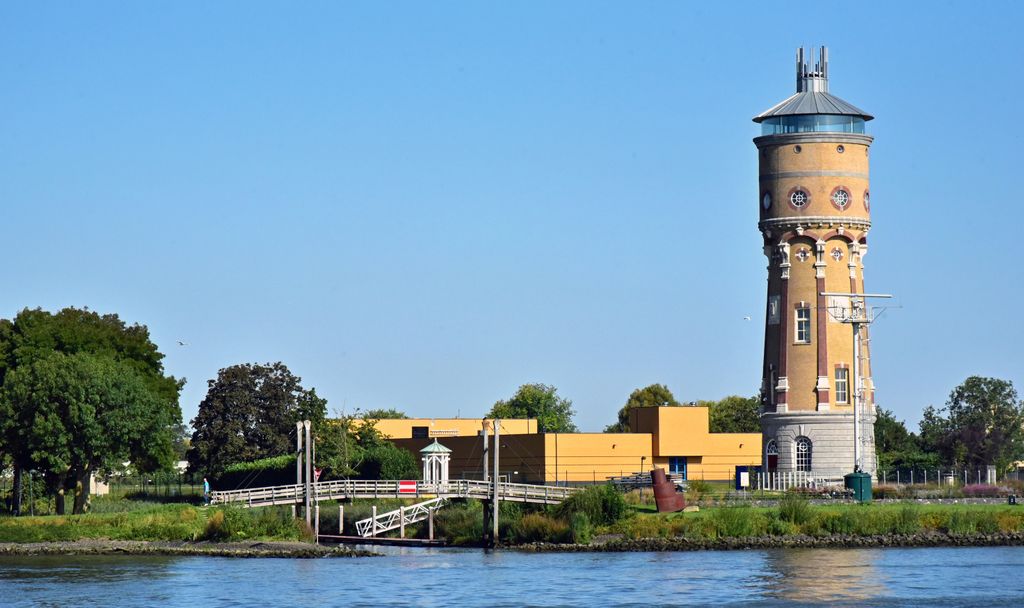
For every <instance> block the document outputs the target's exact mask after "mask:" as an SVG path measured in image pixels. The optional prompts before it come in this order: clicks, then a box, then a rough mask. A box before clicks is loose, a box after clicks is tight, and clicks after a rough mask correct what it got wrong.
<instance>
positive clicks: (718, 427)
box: [700, 395, 761, 433]
mask: <svg viewBox="0 0 1024 608" xmlns="http://www.w3.org/2000/svg"><path fill="white" fill-rule="evenodd" d="M700 405H706V406H708V408H709V410H710V411H709V412H708V417H709V419H710V427H711V432H712V433H760V432H761V411H760V406H761V399H760V398H759V397H740V396H739V395H729V396H728V397H725V398H723V399H721V400H719V401H707V402H701V404H700Z"/></svg>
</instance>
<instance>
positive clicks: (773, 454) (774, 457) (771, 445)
mask: <svg viewBox="0 0 1024 608" xmlns="http://www.w3.org/2000/svg"><path fill="white" fill-rule="evenodd" d="M764 456H765V458H764V460H765V463H764V464H765V466H767V467H768V470H769V471H774V470H775V469H777V468H778V466H779V444H777V443H775V440H774V439H769V440H768V443H766V444H765V445H764Z"/></svg>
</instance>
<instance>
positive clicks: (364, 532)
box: [210, 479, 577, 537]
mask: <svg viewBox="0 0 1024 608" xmlns="http://www.w3.org/2000/svg"><path fill="white" fill-rule="evenodd" d="M576 490H577V488H570V487H563V486H541V485H533V484H526V483H508V482H501V481H499V482H497V483H494V482H490V481H476V480H472V479H456V480H447V481H438V482H422V481H375V480H355V479H339V480H335V481H321V482H317V483H313V484H310V502H311V503H312V504H317V503H319V502H320V501H325V500H351V499H354V498H362V499H375V498H414V499H415V498H419V499H425V500H422V502H419V503H417V504H414V505H410V506H408V507H400V508H399V509H396V510H394V511H389V512H387V513H381V514H379V515H378V514H377V507H374V508H373V510H374V514H373V517H370V518H368V519H364V520H361V521H359V522H356V531H357V532H358V533H359V535H360V536H362V537H372V536H377V534H380V533H382V532H387V531H389V530H394V529H400V530H402V531H403V536H404V530H405V526H406V525H409V524H413V523H416V522H419V521H423V520H424V519H427V518H429V517H431V516H432V513H433V511H435V510H437V509H439V508H440V507H442V506H444V505H445V504H447V503H448V501H449V500H452V499H457V498H477V499H480V500H491V499H493V498H494V497H495V495H496V496H497V499H498V500H504V501H509V502H525V503H533V504H544V505H552V504H558V503H560V502H562V501H563V500H565V499H566V498H568V497H569V496H570V495H571V494H572V493H573V492H575V491H576ZM305 500H306V486H305V484H292V485H286V486H270V487H265V488H250V489H245V490H228V491H220V492H211V493H210V502H211V504H215V505H216V504H232V505H238V506H241V507H246V508H248V507H269V506H273V505H298V504H302V503H304V502H305ZM432 527H433V526H431V528H432ZM432 536H433V535H432V534H431V537H432Z"/></svg>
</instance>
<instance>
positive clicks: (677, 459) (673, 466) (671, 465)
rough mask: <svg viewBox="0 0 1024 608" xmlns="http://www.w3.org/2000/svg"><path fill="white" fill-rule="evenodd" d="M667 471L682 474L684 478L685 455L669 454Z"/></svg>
mask: <svg viewBox="0 0 1024 608" xmlns="http://www.w3.org/2000/svg"><path fill="white" fill-rule="evenodd" d="M668 472H669V473H670V474H676V475H682V476H683V479H686V456H669V457H668Z"/></svg>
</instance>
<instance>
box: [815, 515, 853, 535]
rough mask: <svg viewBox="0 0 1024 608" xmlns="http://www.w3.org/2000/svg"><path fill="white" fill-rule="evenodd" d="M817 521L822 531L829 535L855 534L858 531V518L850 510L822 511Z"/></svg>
mask: <svg viewBox="0 0 1024 608" xmlns="http://www.w3.org/2000/svg"><path fill="white" fill-rule="evenodd" d="M817 519H818V522H819V527H820V528H821V530H822V531H823V532H826V533H828V534H854V533H855V532H856V531H857V520H856V516H855V515H854V513H853V512H852V511H851V510H850V509H843V510H842V511H821V512H820V513H818V517H817Z"/></svg>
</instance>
